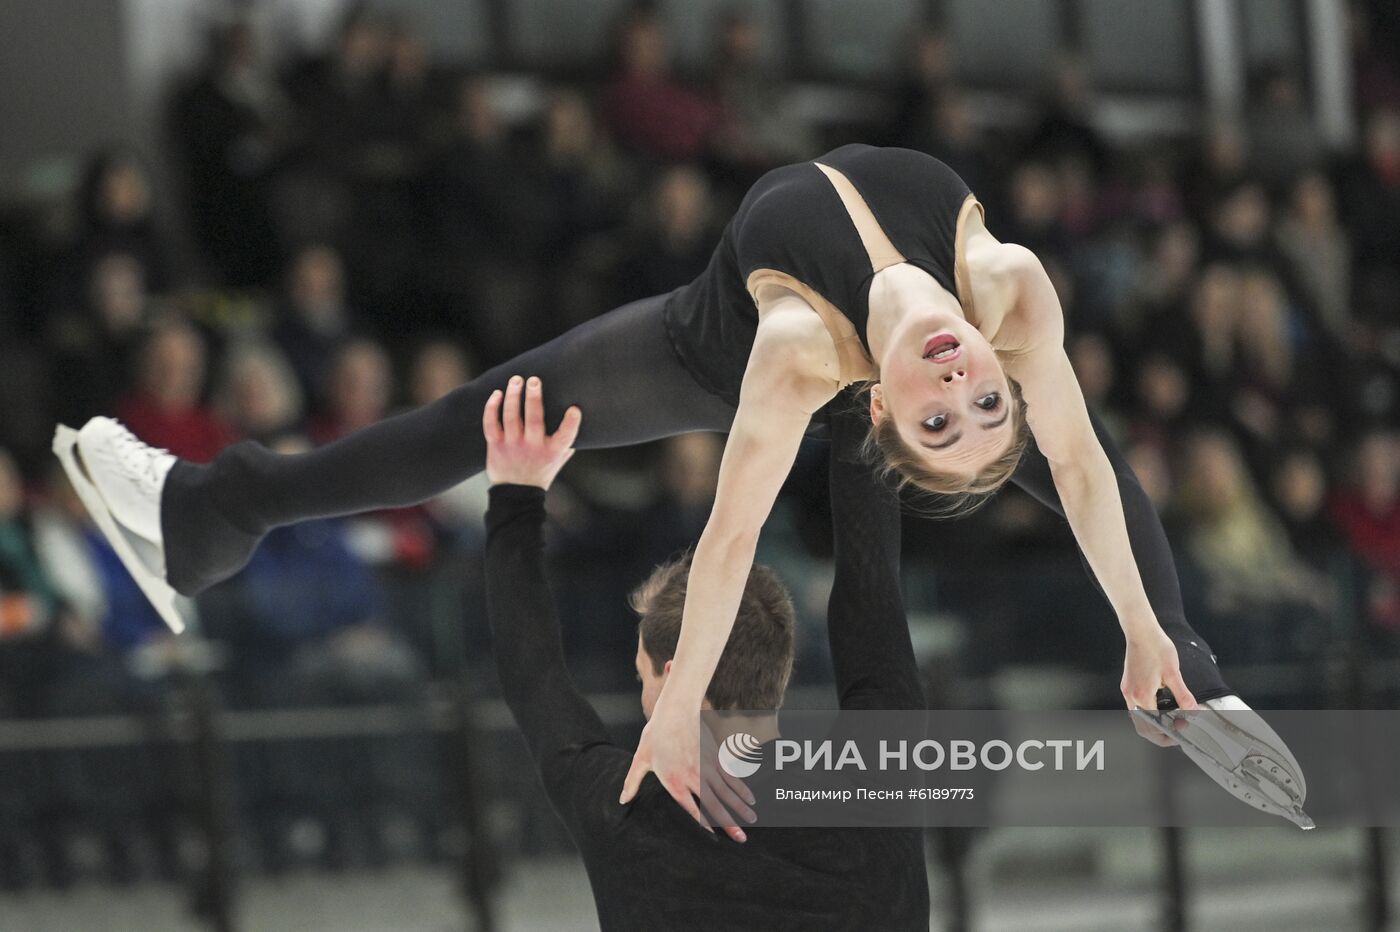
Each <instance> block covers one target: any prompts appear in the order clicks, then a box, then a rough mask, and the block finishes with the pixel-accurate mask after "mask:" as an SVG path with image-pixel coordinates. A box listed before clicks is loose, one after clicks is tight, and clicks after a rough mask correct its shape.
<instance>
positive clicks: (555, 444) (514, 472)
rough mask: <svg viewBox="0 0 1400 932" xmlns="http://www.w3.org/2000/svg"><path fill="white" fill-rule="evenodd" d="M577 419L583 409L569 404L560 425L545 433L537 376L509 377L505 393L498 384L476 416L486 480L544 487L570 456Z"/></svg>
mask: <svg viewBox="0 0 1400 932" xmlns="http://www.w3.org/2000/svg"><path fill="white" fill-rule="evenodd" d="M522 389H523V392H522ZM522 394H524V396H525V397H524V417H523V419H522V417H521V395H522ZM502 401H504V408H502ZM582 422H583V412H582V411H580V410H579V407H578V405H574V406H572V407H570V408H569V410H568V411H565V412H564V419H563V420H562V421H560V422H559V429H558V430H556V431H555V432H554V433H553V434H546V433H545V432H544V387H543V386H542V385H541V384H540V380H539V379H537V378H534V377H533V376H532V377H531V378H530V380H529V382H528V384H527V383H526V381H525V380H524V379H522V378H521V377H520V376H518V375H516V376H512V377H511V380H510V383H509V384H508V385H507V386H506V390H505V393H504V395H502V393H501V390H500V389H497V390H496V391H494V392H492V393H491V397H490V398H488V399H486V410H485V411H483V412H482V415H481V430H482V433H484V434H485V435H486V475H487V476H488V477H490V479H491V484H492V485H501V484H510V485H533V486H538V487H539V488H541V489H547V488H549V484H550V483H551V482H553V481H554V477H555V476H557V475H558V474H559V470H561V469H563V468H564V464H565V463H567V462H568V461H569V458H570V457H571V456H573V455H574V441H575V440H576V439H577V438H578V428H579V424H581V423H582Z"/></svg>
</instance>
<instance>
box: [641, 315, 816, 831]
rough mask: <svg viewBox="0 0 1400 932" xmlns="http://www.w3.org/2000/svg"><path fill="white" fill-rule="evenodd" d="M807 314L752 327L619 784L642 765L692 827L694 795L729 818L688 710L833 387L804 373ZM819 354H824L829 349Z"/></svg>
mask: <svg viewBox="0 0 1400 932" xmlns="http://www.w3.org/2000/svg"><path fill="white" fill-rule="evenodd" d="M813 321H815V322H816V325H817V326H821V324H820V321H819V320H818V319H817V317H816V315H815V314H814V313H813V312H811V311H810V309H809V310H808V311H807V312H806V315H803V314H802V313H801V311H800V309H794V310H793V311H792V312H791V313H788V312H772V311H770V312H768V313H766V314H765V315H764V317H763V319H762V323H761V324H760V326H759V330H758V336H757V338H756V339H755V342H754V348H753V351H752V353H751V354H750V357H749V362H748V368H747V370H746V371H745V374H744V382H743V386H742V388H741V389H740V394H739V410H738V413H737V414H736V415H735V418H734V425H733V427H732V428H731V429H730V433H729V440H728V442H727V443H726V444H725V449H724V458H723V460H722V461H721V463H720V471H719V485H718V488H717V489H716V493H715V504H714V508H713V510H712V511H711V513H710V519H709V521H708V522H707V524H706V525H705V530H704V533H702V534H701V536H700V541H699V543H698V544H697V545H696V547H695V554H694V557H693V559H692V561H691V566H690V578H689V581H688V583H687V588H686V600H685V610H684V614H683V615H682V618H681V634H680V640H679V642H678V643H677V645H676V655H675V658H674V662H673V663H672V665H671V672H670V674H669V676H668V677H667V679H666V684H665V686H664V687H663V688H662V690H661V695H660V698H659V699H658V700H657V703H656V707H655V709H654V711H653V712H652V717H651V721H650V722H648V723H647V726H646V729H645V730H644V731H643V732H642V738H641V741H640V743H639V744H638V746H637V754H636V757H635V758H634V759H633V762H632V769H631V770H630V771H629V772H628V774H627V779H626V781H625V782H624V784H623V790H622V797H621V802H623V803H626V802H628V801H630V800H631V799H632V797H633V796H634V795H636V792H637V790H638V788H639V787H640V785H641V782H642V779H643V777H645V776H646V774H647V772H648V771H651V772H654V773H655V774H656V776H657V778H658V779H659V780H660V781H661V783H662V785H663V786H664V787H665V788H666V790H667V792H669V793H670V794H671V795H672V796H673V797H674V798H675V799H676V801H677V802H678V803H680V804H681V806H682V807H684V808H685V809H686V811H687V812H689V813H690V814H691V815H692V816H693V817H694V818H695V820H696V821H698V822H700V823H701V824H702V825H705V824H707V823H706V821H705V819H704V817H703V816H702V815H701V812H700V808H699V806H697V804H696V799H697V798H698V799H699V800H700V803H701V804H703V805H704V807H705V809H706V811H707V812H709V813H710V815H711V816H712V818H713V819H714V820H715V821H717V822H726V821H727V820H728V819H729V818H730V816H728V814H727V813H725V812H724V810H723V809H722V808H720V807H719V806H718V803H717V801H716V799H715V798H714V796H713V794H712V793H711V792H710V791H709V789H708V788H707V787H705V786H703V785H702V783H701V779H700V745H699V719H698V715H699V712H700V707H701V703H702V702H703V701H704V699H705V694H706V692H707V691H708V690H709V686H710V678H711V677H712V676H713V675H714V671H715V666H716V665H717V664H718V663H719V658H720V655H721V654H722V653H723V651H724V645H725V643H726V642H727V641H728V640H729V632H730V630H731V629H732V628H733V626H734V617H735V614H736V613H737V611H738V608H739V602H740V599H741V598H742V596H743V592H744V585H745V583H746V582H747V580H748V576H749V570H750V568H751V567H752V565H753V557H754V548H755V546H756V545H757V542H758V534H759V531H760V529H761V528H762V527H763V522H764V521H766V520H767V518H768V514H769V512H770V511H771V510H772V508H773V502H774V500H775V499H776V498H777V496H778V491H779V489H781V488H782V485H783V482H784V480H785V479H786V478H787V474H788V472H789V470H790V469H791V468H792V462H793V460H794V459H795V458H796V456H797V448H798V445H799V444H800V443H801V441H802V436H803V434H804V433H805V432H806V430H807V425H808V422H809V421H810V420H811V416H812V414H813V413H814V412H815V411H816V410H817V409H818V408H820V407H821V405H823V404H825V403H826V402H827V401H828V400H830V398H831V397H832V396H833V395H834V394H835V392H836V383H835V382H834V381H832V380H831V379H830V378H829V377H825V376H822V375H813V374H812V373H813V372H821V371H823V369H822V367H823V365H824V363H825V362H826V360H827V356H826V352H825V349H824V348H823V347H822V345H821V341H820V340H813V339H810V336H811V334H812V332H813V331H812V329H811V327H812V322H813ZM826 342H827V345H828V346H830V341H829V340H827V341H826ZM829 355H830V357H834V355H835V350H834V348H832V349H831V350H830V354H829ZM641 401H642V403H646V400H645V399H641ZM729 824H732V822H731V823H729Z"/></svg>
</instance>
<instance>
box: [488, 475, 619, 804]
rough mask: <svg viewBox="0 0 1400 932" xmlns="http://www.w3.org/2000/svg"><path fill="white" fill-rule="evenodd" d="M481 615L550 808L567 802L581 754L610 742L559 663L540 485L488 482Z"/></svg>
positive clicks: (561, 656) (583, 778)
mask: <svg viewBox="0 0 1400 932" xmlns="http://www.w3.org/2000/svg"><path fill="white" fill-rule="evenodd" d="M486 613H487V615H488V617H489V619H490V623H491V634H492V638H493V639H494V641H495V654H496V669H497V671H498V672H499V675H500V680H501V691H502V692H503V693H504V695H505V700H506V704H507V705H508V706H510V711H511V713H512V714H513V715H514V716H515V720H516V722H517V723H519V725H520V730H521V731H522V732H524V734H525V741H526V743H527V744H528V745H529V747H530V753H531V754H532V755H534V758H535V763H536V764H537V765H538V767H539V769H540V775H541V777H542V778H543V779H544V784H545V788H546V789H547V790H549V791H550V795H551V798H553V799H554V801H555V805H556V806H563V805H566V804H567V802H566V800H565V799H563V798H561V796H560V795H559V794H560V792H561V791H565V788H566V786H567V784H569V783H570V782H572V783H579V782H580V781H583V782H587V779H588V778H587V776H586V775H584V774H580V773H578V772H577V771H578V764H579V758H580V757H581V756H582V755H583V753H584V752H585V751H587V750H589V749H590V748H595V747H598V746H605V745H611V741H610V740H609V738H608V733H607V730H606V729H605V728H604V727H603V722H602V720H601V719H599V718H598V713H597V712H595V711H594V709H593V706H591V705H590V704H589V703H588V701H587V700H586V699H584V698H583V695H582V694H580V693H579V691H578V688H577V687H576V686H575V685H574V681H573V678H572V677H571V676H569V671H568V668H567V667H566V666H565V663H564V646H563V641H562V639H561V638H560V633H559V620H558V617H557V615H556V612H555V606H554V594H553V591H552V590H551V588H550V586H549V581H548V579H546V577H545V571H544V490H543V489H540V488H537V487H535V486H524V485H496V486H492V487H491V504H490V508H489V509H488V510H487V512H486ZM565 815H566V816H567V813H565Z"/></svg>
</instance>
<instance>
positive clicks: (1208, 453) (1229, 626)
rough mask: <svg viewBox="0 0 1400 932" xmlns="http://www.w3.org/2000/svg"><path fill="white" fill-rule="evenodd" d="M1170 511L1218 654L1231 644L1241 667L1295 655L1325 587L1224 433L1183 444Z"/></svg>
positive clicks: (1322, 600) (1307, 634) (1204, 435)
mask: <svg viewBox="0 0 1400 932" xmlns="http://www.w3.org/2000/svg"><path fill="white" fill-rule="evenodd" d="M1176 511H1177V516H1178V519H1179V520H1180V526H1181V529H1182V535H1183V543H1184V552H1185V554H1186V556H1187V558H1188V559H1189V560H1190V561H1191V563H1192V564H1193V565H1194V568H1195V570H1196V572H1197V573H1199V574H1200V576H1201V578H1202V579H1203V580H1204V587H1205V591H1204V593H1203V596H1204V601H1205V605H1206V607H1207V609H1208V610H1209V611H1210V612H1211V613H1212V614H1213V615H1214V616H1215V617H1216V619H1217V623H1216V625H1214V626H1212V627H1211V628H1210V629H1209V630H1211V632H1212V635H1211V639H1212V642H1213V643H1214V645H1215V647H1216V649H1217V650H1219V651H1225V650H1226V645H1227V644H1228V645H1231V646H1233V647H1234V648H1235V649H1236V650H1238V651H1239V657H1238V659H1239V660H1246V659H1247V660H1251V661H1254V662H1269V661H1278V660H1283V659H1286V658H1290V657H1297V656H1299V653H1298V648H1299V647H1300V646H1301V645H1302V644H1303V643H1304V642H1305V640H1306V639H1308V638H1310V637H1311V635H1312V634H1313V633H1315V632H1314V630H1313V629H1314V628H1315V622H1316V612H1317V611H1318V609H1319V608H1320V607H1322V605H1324V604H1326V597H1327V593H1326V586H1325V585H1324V583H1323V581H1322V578H1321V577H1320V576H1319V575H1318V574H1317V572H1316V571H1314V570H1312V569H1311V568H1310V567H1308V566H1307V565H1306V564H1304V563H1303V561H1302V560H1300V559H1299V558H1298V556H1297V554H1295V553H1294V552H1293V550H1292V548H1291V547H1290V546H1289V543H1288V535H1287V533H1286V532H1285V531H1284V528H1283V527H1282V526H1281V524H1280V522H1279V520H1278V518H1277V517H1276V516H1275V515H1273V514H1272V513H1271V512H1270V511H1269V510H1268V508H1267V507H1266V506H1265V504H1264V503H1263V501H1262V500H1261V499H1260V497H1259V495H1258V494H1257V492H1256V491H1255V489H1254V485H1253V483H1252V482H1251V481H1250V478H1249V474H1248V472H1247V470H1246V469H1245V465H1244V460H1243V458H1242V457H1241V455H1240V452H1239V448H1238V447H1237V446H1236V444H1235V442H1234V441H1233V440H1232V439H1231V438H1230V437H1229V436H1228V435H1227V434H1225V433H1222V432H1220V431H1218V430H1205V431H1202V432H1200V433H1198V434H1196V435H1194V436H1192V437H1191V438H1189V439H1188V440H1187V442H1186V444H1185V450H1184V451H1183V465H1182V471H1181V482H1180V485H1179V486H1178V488H1177V503H1176Z"/></svg>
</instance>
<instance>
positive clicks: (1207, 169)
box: [1181, 116, 1249, 223]
mask: <svg viewBox="0 0 1400 932" xmlns="http://www.w3.org/2000/svg"><path fill="white" fill-rule="evenodd" d="M1248 171H1249V138H1248V137H1247V136H1246V135H1245V132H1244V130H1243V129H1242V128H1241V126H1240V124H1239V121H1238V120H1234V119H1230V118H1229V117H1223V116H1222V117H1218V118H1216V119H1213V120H1212V121H1211V123H1210V125H1209V126H1208V127H1207V129H1206V133H1205V136H1204V138H1203V139H1201V140H1200V150H1199V151H1198V152H1197V153H1196V155H1195V157H1194V158H1192V159H1189V160H1188V161H1187V162H1186V163H1185V164H1184V165H1183V166H1182V174H1181V177H1182V188H1183V190H1184V191H1185V192H1186V196H1187V203H1188V205H1189V207H1190V210H1191V213H1192V215H1193V216H1194V217H1195V218H1196V220H1197V221H1198V222H1201V223H1204V222H1205V221H1206V220H1207V219H1209V217H1210V214H1211V211H1212V210H1214V209H1215V206H1216V202H1217V201H1218V200H1219V199H1220V197H1221V195H1222V194H1223V193H1224V192H1226V191H1229V190H1231V189H1233V188H1235V187H1237V186H1238V185H1239V184H1240V183H1241V182H1242V181H1244V180H1245V178H1246V177H1247V176H1248Z"/></svg>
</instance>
